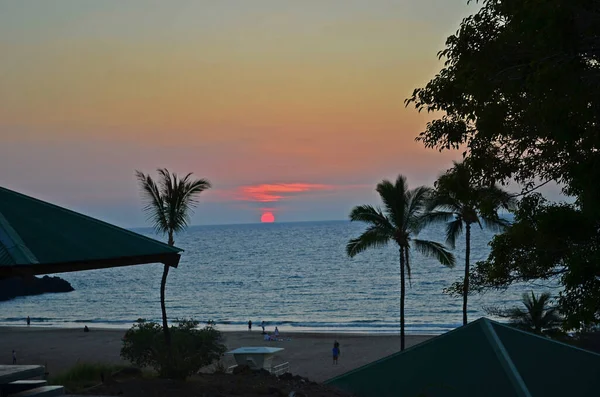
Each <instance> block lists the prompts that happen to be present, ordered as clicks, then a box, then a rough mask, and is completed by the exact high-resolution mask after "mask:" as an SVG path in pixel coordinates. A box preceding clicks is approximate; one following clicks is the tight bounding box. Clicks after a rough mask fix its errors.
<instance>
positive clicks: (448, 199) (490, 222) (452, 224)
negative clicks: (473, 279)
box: [426, 162, 513, 325]
mask: <svg viewBox="0 0 600 397" xmlns="http://www.w3.org/2000/svg"><path fill="white" fill-rule="evenodd" d="M512 206H513V198H512V196H511V195H510V194H509V193H507V192H506V191H504V190H502V189H501V188H499V187H498V186H496V185H492V186H480V185H476V184H474V183H473V179H472V178H471V173H470V171H469V169H468V167H467V166H466V165H465V164H464V163H456V162H455V163H454V167H453V168H452V169H450V170H449V171H448V172H446V173H445V174H444V175H442V176H440V177H439V178H438V180H437V182H436V183H435V190H434V192H433V194H432V195H431V199H430V200H429V203H428V204H427V210H428V215H426V217H428V218H429V221H430V222H447V224H446V244H448V245H449V246H450V247H452V248H455V247H456V239H457V238H458V237H459V236H460V235H461V234H462V232H463V225H464V231H465V275H464V280H463V294H462V295H463V325H466V324H467V299H468V294H469V267H470V266H469V265H470V256H471V225H473V224H477V225H479V227H481V228H483V226H486V227H487V228H488V229H491V230H495V231H500V230H502V229H503V228H504V227H506V226H507V225H508V222H507V221H506V220H504V219H502V218H500V217H499V216H498V210H499V209H500V208H505V209H510V208H512ZM434 210H436V211H434Z"/></svg>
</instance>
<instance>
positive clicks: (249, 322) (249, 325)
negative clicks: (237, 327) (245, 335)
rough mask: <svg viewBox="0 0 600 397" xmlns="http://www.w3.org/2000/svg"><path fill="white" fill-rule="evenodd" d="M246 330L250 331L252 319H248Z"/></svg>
mask: <svg viewBox="0 0 600 397" xmlns="http://www.w3.org/2000/svg"><path fill="white" fill-rule="evenodd" d="M248 331H252V320H250V321H248Z"/></svg>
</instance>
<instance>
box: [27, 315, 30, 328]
mask: <svg viewBox="0 0 600 397" xmlns="http://www.w3.org/2000/svg"><path fill="white" fill-rule="evenodd" d="M29 324H31V319H30V318H29V316H27V326H29Z"/></svg>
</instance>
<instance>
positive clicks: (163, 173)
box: [135, 168, 211, 346]
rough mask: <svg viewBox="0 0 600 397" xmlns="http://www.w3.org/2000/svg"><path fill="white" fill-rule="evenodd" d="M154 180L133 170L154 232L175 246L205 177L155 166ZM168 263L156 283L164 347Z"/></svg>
mask: <svg viewBox="0 0 600 397" xmlns="http://www.w3.org/2000/svg"><path fill="white" fill-rule="evenodd" d="M157 171H158V181H157V182H155V181H154V179H152V177H151V176H150V175H146V174H144V173H143V172H140V171H136V172H135V175H136V177H137V180H138V182H139V185H140V188H141V190H142V196H143V198H144V201H145V202H146V206H145V207H144V211H145V212H146V213H147V214H148V217H149V219H150V221H151V222H152V224H153V226H154V229H155V230H156V232H158V233H161V234H166V235H167V236H168V244H169V245H175V234H176V233H178V232H181V231H182V230H184V229H185V228H186V227H187V226H188V222H189V220H190V215H191V212H192V208H193V207H195V206H196V205H197V204H198V195H199V194H200V193H202V192H203V191H205V190H207V189H210V187H211V185H210V182H209V181H208V180H206V179H192V174H191V173H189V174H187V175H186V176H184V177H183V178H179V177H178V176H177V174H175V173H171V172H169V170H168V169H166V168H161V169H158V170H157ZM168 275H169V266H167V265H165V266H164V269H163V275H162V279H161V282H160V308H161V310H162V323H163V331H164V333H165V342H166V344H167V346H169V345H170V344H171V335H170V333H169V327H168V324H167V309H166V307H165V287H166V285H167V276H168Z"/></svg>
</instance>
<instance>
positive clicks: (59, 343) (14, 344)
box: [0, 325, 433, 382]
mask: <svg viewBox="0 0 600 397" xmlns="http://www.w3.org/2000/svg"><path fill="white" fill-rule="evenodd" d="M82 328H83V325H82V327H81V328H78V329H76V328H55V327H43V326H30V327H27V326H14V327H5V326H2V327H0V364H10V360H11V351H12V350H13V349H14V350H15V351H16V352H17V360H18V361H17V362H18V363H19V364H38V365H47V368H48V371H49V372H50V376H53V375H56V374H58V373H60V372H63V371H65V370H67V369H69V368H71V367H72V366H74V365H75V364H77V363H78V362H90V363H93V362H103V363H110V364H122V365H129V363H128V362H126V361H123V360H122V359H121V358H120V349H121V346H122V337H123V335H124V333H125V331H126V330H125V329H101V328H90V332H87V333H86V332H83V329H82ZM222 333H223V339H224V340H223V343H224V344H225V345H226V346H227V349H228V350H232V349H235V348H238V347H242V346H270V347H282V348H284V350H283V351H282V352H281V353H278V354H277V356H276V357H275V359H274V362H273V364H274V365H277V364H279V363H283V362H289V364H290V368H291V372H292V373H293V374H298V375H301V376H303V377H307V378H309V379H311V380H314V381H317V382H323V381H325V380H327V379H330V378H332V377H334V376H337V375H341V374H343V373H345V372H348V371H350V370H352V369H355V368H358V367H360V366H362V365H365V364H368V363H370V362H373V361H375V360H378V359H381V358H383V357H386V356H388V355H390V354H393V353H396V352H398V351H399V350H400V336H399V335H390V334H349V333H340V332H316V333H309V332H288V331H286V330H285V329H282V330H280V337H281V338H282V339H283V341H279V342H266V341H264V340H263V338H262V335H261V331H260V329H258V330H256V331H255V330H253V331H247V330H246V331H222ZM432 337H433V336H432V335H406V346H407V347H410V346H413V345H415V344H418V343H421V342H424V341H426V340H428V339H430V338H432ZM334 340H337V341H339V343H340V350H341V355H340V360H339V364H338V365H333V364H332V360H331V348H332V345H333V341H334ZM222 362H223V363H224V364H225V365H226V366H229V365H233V364H234V363H235V362H234V360H233V358H232V357H231V356H229V355H225V356H224V357H223V359H222Z"/></svg>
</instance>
